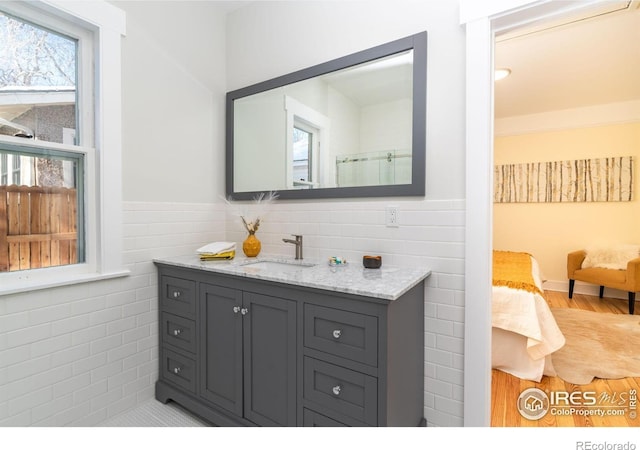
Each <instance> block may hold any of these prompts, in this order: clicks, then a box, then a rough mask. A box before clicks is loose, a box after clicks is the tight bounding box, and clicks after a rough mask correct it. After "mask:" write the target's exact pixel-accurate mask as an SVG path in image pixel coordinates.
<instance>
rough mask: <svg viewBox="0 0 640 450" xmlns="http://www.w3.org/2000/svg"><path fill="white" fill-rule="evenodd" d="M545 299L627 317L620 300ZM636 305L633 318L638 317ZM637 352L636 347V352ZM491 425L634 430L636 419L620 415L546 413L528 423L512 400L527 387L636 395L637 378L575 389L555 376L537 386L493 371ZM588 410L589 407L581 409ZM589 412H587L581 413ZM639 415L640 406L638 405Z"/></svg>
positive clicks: (553, 295)
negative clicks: (633, 391)
mask: <svg viewBox="0 0 640 450" xmlns="http://www.w3.org/2000/svg"><path fill="white" fill-rule="evenodd" d="M545 298H546V300H547V303H548V304H549V306H550V307H551V308H577V309H586V310H590V311H599V312H608V313H616V314H629V309H628V302H627V300H622V299H611V298H606V297H605V298H603V299H599V298H598V297H597V296H589V295H580V294H574V295H573V299H571V300H570V299H569V298H568V296H567V294H566V293H565V292H554V291H546V292H545ZM639 314H640V313H639V311H638V305H636V311H635V315H639ZM638 351H639V352H640V348H639V350H638ZM491 380H492V382H491V426H492V427H638V426H640V417H635V418H634V417H630V414H629V413H627V414H625V415H624V416H615V417H614V416H608V417H607V416H605V417H599V416H596V415H579V414H574V415H571V416H559V415H552V414H546V415H545V416H544V417H543V418H542V419H540V420H536V421H532V420H528V419H525V418H524V417H522V415H520V413H519V412H518V409H517V407H516V401H517V398H518V396H519V395H520V393H521V392H522V391H524V390H525V389H527V388H530V387H537V388H540V389H542V390H543V391H545V392H552V391H556V392H557V391H566V392H574V391H582V392H585V391H595V392H596V393H597V395H599V394H600V393H602V392H608V393H609V394H613V393H618V395H619V394H620V393H624V395H625V396H627V397H628V392H629V391H630V390H631V389H635V390H636V392H637V393H638V395H639V396H640V378H623V379H621V380H600V379H596V380H594V381H593V382H592V383H591V384H588V385H584V386H577V385H574V384H571V383H566V382H564V381H563V380H561V379H560V378H558V377H548V376H544V377H543V378H542V380H541V381H540V383H536V382H533V381H527V380H521V379H520V378H517V377H514V376H513V375H510V374H507V373H505V372H502V371H499V370H493V371H492V376H491ZM583 409H589V408H583ZM585 412H589V411H585ZM638 414H639V415H640V404H639V405H638Z"/></svg>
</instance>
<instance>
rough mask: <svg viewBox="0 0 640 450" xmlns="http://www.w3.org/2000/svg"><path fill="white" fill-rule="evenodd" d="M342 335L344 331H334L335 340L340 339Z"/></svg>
mask: <svg viewBox="0 0 640 450" xmlns="http://www.w3.org/2000/svg"><path fill="white" fill-rule="evenodd" d="M341 335H342V330H333V337H334V338H335V339H340V336H341Z"/></svg>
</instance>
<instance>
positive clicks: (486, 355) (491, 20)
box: [461, 0, 626, 426]
mask: <svg viewBox="0 0 640 450" xmlns="http://www.w3.org/2000/svg"><path fill="white" fill-rule="evenodd" d="M507 3H509V2H507ZM523 3H526V2H523V1H518V0H513V1H512V2H511V4H509V5H505V4H504V3H502V4H501V5H502V6H500V7H496V6H495V5H493V4H485V5H478V4H477V3H475V2H472V1H468V2H466V1H463V2H461V22H462V23H463V24H464V25H465V29H466V35H467V38H466V39H467V41H466V43H467V47H466V52H467V53H466V54H467V56H466V58H467V81H466V90H467V103H466V117H467V138H466V142H467V145H466V147H467V174H466V186H467V188H466V189H467V191H466V227H465V234H466V235H465V242H466V245H465V264H466V269H465V293H466V294H465V298H466V303H465V357H464V359H465V371H464V386H465V390H464V425H465V426H489V425H490V414H491V352H490V349H491V301H490V299H491V254H492V248H493V239H492V232H493V203H492V198H493V197H492V191H493V176H492V174H493V165H494V161H493V145H494V138H493V134H494V119H493V114H494V110H493V100H494V85H493V70H494V52H493V48H494V39H495V36H496V34H497V33H504V32H507V31H512V30H516V29H518V28H523V27H525V26H531V25H533V24H539V23H545V22H547V23H548V22H549V21H551V20H557V19H559V18H563V17H566V16H567V15H569V14H576V13H582V12H584V11H585V10H586V9H588V8H594V7H598V6H602V5H606V4H607V3H609V4H610V2H604V1H597V2H569V1H567V2H541V1H538V2H534V3H529V4H525V5H524V6H523ZM625 3H626V2H625Z"/></svg>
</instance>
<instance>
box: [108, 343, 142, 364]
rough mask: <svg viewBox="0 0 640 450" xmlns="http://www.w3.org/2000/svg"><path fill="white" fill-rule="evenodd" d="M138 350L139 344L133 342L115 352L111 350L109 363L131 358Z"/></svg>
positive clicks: (116, 349)
mask: <svg viewBox="0 0 640 450" xmlns="http://www.w3.org/2000/svg"><path fill="white" fill-rule="evenodd" d="M137 348H138V344H137V343H136V342H132V343H130V344H125V345H123V346H121V347H117V348H114V349H113V350H109V351H108V352H107V362H109V363H111V362H114V361H119V360H122V359H124V358H126V357H127V356H131V355H133V354H134V353H136V351H137Z"/></svg>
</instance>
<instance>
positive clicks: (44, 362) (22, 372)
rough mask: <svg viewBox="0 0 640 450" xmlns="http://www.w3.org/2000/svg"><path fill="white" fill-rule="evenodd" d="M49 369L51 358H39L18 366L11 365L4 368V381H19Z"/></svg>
mask: <svg viewBox="0 0 640 450" xmlns="http://www.w3.org/2000/svg"><path fill="white" fill-rule="evenodd" d="M49 369H51V356H48V355H47V356H41V357H40V358H35V359H30V360H28V361H24V362H21V363H18V364H13V365H11V366H9V367H7V368H6V371H7V375H6V377H7V378H6V381H7V382H11V381H15V380H21V379H24V378H27V377H29V376H31V375H34V374H37V373H39V372H44V371H47V370H49Z"/></svg>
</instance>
